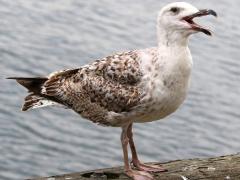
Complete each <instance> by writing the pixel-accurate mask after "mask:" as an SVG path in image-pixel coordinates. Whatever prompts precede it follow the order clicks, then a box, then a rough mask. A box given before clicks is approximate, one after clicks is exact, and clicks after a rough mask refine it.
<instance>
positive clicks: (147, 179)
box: [121, 126, 153, 180]
mask: <svg viewBox="0 0 240 180" xmlns="http://www.w3.org/2000/svg"><path fill="white" fill-rule="evenodd" d="M127 129H128V126H124V127H122V134H121V142H122V149H123V158H124V170H125V173H126V175H128V176H129V177H131V178H132V179H134V180H153V177H152V176H151V175H150V174H149V173H147V172H143V171H134V170H132V169H131V167H130V165H129V162H128V149H127V147H128V142H129V139H128V137H127Z"/></svg>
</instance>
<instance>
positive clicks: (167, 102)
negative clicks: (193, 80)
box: [135, 87, 187, 123]
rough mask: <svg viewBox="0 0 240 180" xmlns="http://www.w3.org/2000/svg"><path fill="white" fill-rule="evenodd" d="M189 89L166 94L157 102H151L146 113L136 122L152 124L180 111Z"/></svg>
mask: <svg viewBox="0 0 240 180" xmlns="http://www.w3.org/2000/svg"><path fill="white" fill-rule="evenodd" d="M186 94H187V87H186V89H184V90H180V91H175V92H173V91H171V90H170V91H169V92H166V94H165V95H164V96H163V97H161V98H158V99H156V100H155V101H152V102H149V104H148V105H147V104H146V106H147V108H145V112H144V113H143V114H142V115H141V117H139V118H138V119H136V121H135V122H139V123H142V122H151V121H156V120H159V119H162V118H164V117H166V116H168V115H170V114H171V113H173V112H174V111H176V110H177V109H178V107H179V106H180V105H181V104H182V103H183V101H184V100H185V98H186Z"/></svg>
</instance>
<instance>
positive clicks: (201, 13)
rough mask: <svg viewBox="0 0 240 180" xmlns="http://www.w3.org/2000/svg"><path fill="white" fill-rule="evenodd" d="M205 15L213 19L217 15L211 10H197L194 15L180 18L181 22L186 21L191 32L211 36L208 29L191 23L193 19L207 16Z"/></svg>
mask: <svg viewBox="0 0 240 180" xmlns="http://www.w3.org/2000/svg"><path fill="white" fill-rule="evenodd" d="M207 15H213V16H215V17H217V13H216V12H215V11H214V10H211V9H202V10H199V11H198V12H197V13H194V14H192V15H189V16H185V17H183V18H182V20H184V21H186V22H187V23H188V24H190V26H191V28H192V29H193V30H196V31H200V32H203V33H204V34H206V35H209V36H211V35H212V33H211V31H210V30H209V29H206V28H204V27H202V26H200V25H198V24H197V23H195V22H194V21H193V19H194V18H195V17H201V16H207Z"/></svg>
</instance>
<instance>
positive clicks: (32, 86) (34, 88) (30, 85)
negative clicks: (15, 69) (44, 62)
mask: <svg viewBox="0 0 240 180" xmlns="http://www.w3.org/2000/svg"><path fill="white" fill-rule="evenodd" d="M7 79H15V80H16V81H17V82H18V83H19V84H21V85H22V86H24V87H25V88H27V89H28V91H29V92H33V93H34V94H40V93H41V86H42V85H43V84H44V83H45V82H46V81H47V80H48V78H46V77H36V78H25V77H9V78H7Z"/></svg>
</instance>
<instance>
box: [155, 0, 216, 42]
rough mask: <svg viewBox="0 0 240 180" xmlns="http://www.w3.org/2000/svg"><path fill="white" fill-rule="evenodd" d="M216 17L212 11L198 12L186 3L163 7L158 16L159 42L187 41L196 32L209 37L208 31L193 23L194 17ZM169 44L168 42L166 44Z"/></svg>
mask: <svg viewBox="0 0 240 180" xmlns="http://www.w3.org/2000/svg"><path fill="white" fill-rule="evenodd" d="M210 14H211V15H213V16H217V14H216V12H215V11H213V10H206V9H204V10H198V9H197V8H196V7H194V6H192V5H191V4H189V3H186V2H175V3H171V4H168V5H166V6H165V7H163V8H162V9H161V10H160V12H159V15H158V25H157V28H158V37H159V41H161V40H163V38H168V41H170V42H171V41H172V42H174V41H183V42H185V41H187V39H188V37H189V36H190V35H191V34H193V33H196V32H203V33H205V34H207V35H211V32H210V30H208V29H206V28H203V27H201V26H200V25H198V24H196V23H195V22H194V21H193V18H195V17H201V16H206V15H210ZM168 43H169V42H168Z"/></svg>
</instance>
